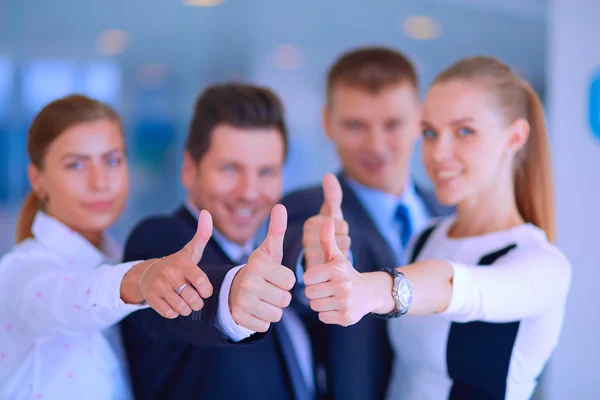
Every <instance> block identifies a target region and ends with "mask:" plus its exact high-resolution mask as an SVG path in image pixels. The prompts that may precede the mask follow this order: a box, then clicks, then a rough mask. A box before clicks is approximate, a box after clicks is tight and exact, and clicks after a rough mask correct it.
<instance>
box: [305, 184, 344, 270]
mask: <svg viewBox="0 0 600 400" xmlns="http://www.w3.org/2000/svg"><path fill="white" fill-rule="evenodd" d="M323 197H324V201H323V205H322V206H321V210H320V211H319V214H317V215H315V216H313V217H311V218H309V219H307V220H306V222H305V223H304V226H303V231H302V245H303V247H304V259H305V262H306V269H309V268H311V267H312V266H313V265H317V264H322V263H323V262H324V261H325V255H324V253H323V249H322V247H321V241H320V238H319V236H320V232H321V229H322V228H323V224H324V223H325V221H326V220H327V219H331V218H333V220H334V228H335V229H334V232H335V241H336V242H337V245H338V246H339V248H340V249H341V251H342V252H343V253H344V254H346V256H347V255H348V252H349V251H350V245H351V240H350V236H349V235H348V223H346V221H344V219H343V218H344V217H343V215H342V187H341V186H340V183H339V181H338V180H337V178H336V177H335V175H333V174H326V175H325V177H324V178H323Z"/></svg>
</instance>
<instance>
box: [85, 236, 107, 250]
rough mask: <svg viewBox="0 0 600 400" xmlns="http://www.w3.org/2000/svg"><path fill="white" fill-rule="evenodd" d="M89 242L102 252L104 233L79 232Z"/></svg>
mask: <svg viewBox="0 0 600 400" xmlns="http://www.w3.org/2000/svg"><path fill="white" fill-rule="evenodd" d="M79 234H80V235H81V236H83V237H84V238H85V239H86V240H87V241H88V242H90V243H91V244H92V245H93V246H94V247H95V248H97V249H98V250H101V247H102V237H103V232H79Z"/></svg>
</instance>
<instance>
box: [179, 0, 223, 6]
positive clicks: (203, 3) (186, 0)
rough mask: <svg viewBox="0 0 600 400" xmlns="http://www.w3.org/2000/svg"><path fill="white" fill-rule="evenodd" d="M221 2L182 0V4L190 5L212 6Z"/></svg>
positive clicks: (213, 0)
mask: <svg viewBox="0 0 600 400" xmlns="http://www.w3.org/2000/svg"><path fill="white" fill-rule="evenodd" d="M222 3H223V0H183V5H185V6H191V7H214V6H218V5H220V4H222Z"/></svg>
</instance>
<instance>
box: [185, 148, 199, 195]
mask: <svg viewBox="0 0 600 400" xmlns="http://www.w3.org/2000/svg"><path fill="white" fill-rule="evenodd" d="M198 164H199V162H198V161H196V160H195V159H194V157H192V155H191V154H190V153H189V151H187V150H186V151H184V152H183V166H182V168H181V183H182V184H183V187H184V188H186V189H187V190H191V189H192V187H193V186H194V184H195V182H196V175H197V174H198Z"/></svg>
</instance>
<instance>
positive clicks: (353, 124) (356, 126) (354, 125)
mask: <svg viewBox="0 0 600 400" xmlns="http://www.w3.org/2000/svg"><path fill="white" fill-rule="evenodd" d="M345 126H346V129H348V130H349V131H353V132H358V131H361V130H362V129H363V128H364V124H363V123H362V122H360V121H348V122H346V124H345Z"/></svg>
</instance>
